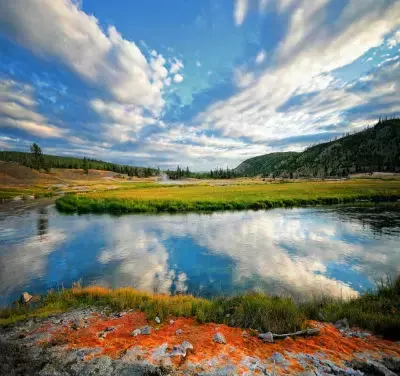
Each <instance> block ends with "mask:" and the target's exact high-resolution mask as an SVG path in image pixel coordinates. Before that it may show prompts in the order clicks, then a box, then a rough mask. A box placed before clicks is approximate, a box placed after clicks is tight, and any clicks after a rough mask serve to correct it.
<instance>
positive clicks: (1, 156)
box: [0, 151, 159, 177]
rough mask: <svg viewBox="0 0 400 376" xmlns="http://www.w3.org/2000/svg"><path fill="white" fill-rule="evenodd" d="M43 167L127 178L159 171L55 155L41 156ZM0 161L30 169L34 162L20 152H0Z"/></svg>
mask: <svg viewBox="0 0 400 376" xmlns="http://www.w3.org/2000/svg"><path fill="white" fill-rule="evenodd" d="M41 157H43V167H44V168H45V169H50V168H80V169H96V170H105V171H113V172H117V173H120V174H127V175H129V176H139V177H148V176H152V175H156V174H158V173H159V171H157V170H155V169H152V168H146V167H135V166H128V165H119V164H116V163H110V162H104V161H100V160H97V159H89V158H76V157H60V156H57V155H49V154H42V156H41ZM0 161H7V162H17V163H19V164H22V165H23V166H27V167H32V168H35V166H34V164H35V163H34V160H33V157H32V153H26V152H20V151H0Z"/></svg>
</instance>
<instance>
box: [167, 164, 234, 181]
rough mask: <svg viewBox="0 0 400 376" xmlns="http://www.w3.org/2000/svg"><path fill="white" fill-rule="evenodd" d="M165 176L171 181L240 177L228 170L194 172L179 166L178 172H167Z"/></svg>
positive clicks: (217, 169)
mask: <svg viewBox="0 0 400 376" xmlns="http://www.w3.org/2000/svg"><path fill="white" fill-rule="evenodd" d="M165 174H166V175H167V176H168V178H169V179H171V180H179V179H183V178H194V179H233V178H237V177H239V176H240V175H239V174H238V173H236V172H235V171H234V170H232V169H229V168H226V169H222V168H216V169H215V170H210V171H209V172H192V171H190V169H189V167H186V168H181V167H180V166H178V167H177V168H176V170H169V169H168V170H166V171H165Z"/></svg>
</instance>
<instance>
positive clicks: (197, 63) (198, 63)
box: [196, 60, 201, 68]
mask: <svg viewBox="0 0 400 376" xmlns="http://www.w3.org/2000/svg"><path fill="white" fill-rule="evenodd" d="M196 67H197V68H200V67H201V62H200V61H199V60H196Z"/></svg>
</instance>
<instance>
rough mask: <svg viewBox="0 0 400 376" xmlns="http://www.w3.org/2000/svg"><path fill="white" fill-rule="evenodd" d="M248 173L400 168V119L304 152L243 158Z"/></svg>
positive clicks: (319, 174)
mask: <svg viewBox="0 0 400 376" xmlns="http://www.w3.org/2000/svg"><path fill="white" fill-rule="evenodd" d="M234 171H235V172H238V173H240V174H243V175H246V176H256V175H263V176H282V177H295V178H296V177H324V176H332V177H333V176H335V177H337V176H339V177H340V176H347V175H348V174H351V173H357V172H372V171H387V172H400V119H391V120H385V121H382V122H379V123H378V124H376V125H375V126H374V127H372V128H368V129H365V130H363V131H361V132H358V133H355V134H351V135H348V136H345V137H342V138H339V139H337V140H334V141H331V142H326V143H322V144H319V145H316V146H312V147H310V148H308V149H306V150H305V151H303V152H301V153H290V152H288V153H272V154H266V155H262V156H259V157H255V158H251V159H248V160H246V161H244V162H242V163H241V164H240V165H239V166H238V167H236V169H235V170H234Z"/></svg>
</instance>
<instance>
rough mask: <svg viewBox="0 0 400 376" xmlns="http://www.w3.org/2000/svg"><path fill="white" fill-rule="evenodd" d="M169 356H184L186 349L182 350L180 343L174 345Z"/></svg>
mask: <svg viewBox="0 0 400 376" xmlns="http://www.w3.org/2000/svg"><path fill="white" fill-rule="evenodd" d="M169 355H170V356H171V357H174V356H182V357H185V356H186V351H184V350H183V349H182V348H181V346H180V345H177V346H174V347H173V349H172V351H171V353H170V354H169Z"/></svg>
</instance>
